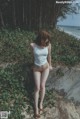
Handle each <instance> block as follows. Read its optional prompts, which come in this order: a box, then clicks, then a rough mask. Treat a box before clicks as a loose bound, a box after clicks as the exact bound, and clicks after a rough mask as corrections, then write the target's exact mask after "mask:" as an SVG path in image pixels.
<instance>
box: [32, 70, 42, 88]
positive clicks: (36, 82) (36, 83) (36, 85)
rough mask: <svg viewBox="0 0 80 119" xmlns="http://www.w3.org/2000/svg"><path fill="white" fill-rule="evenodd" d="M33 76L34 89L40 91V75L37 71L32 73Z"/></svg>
mask: <svg viewBox="0 0 80 119" xmlns="http://www.w3.org/2000/svg"><path fill="white" fill-rule="evenodd" d="M33 74H34V82H35V87H36V88H37V89H40V79H41V73H40V72H39V71H33Z"/></svg>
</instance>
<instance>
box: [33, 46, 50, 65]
mask: <svg viewBox="0 0 80 119" xmlns="http://www.w3.org/2000/svg"><path fill="white" fill-rule="evenodd" d="M33 53H34V64H36V65H38V66H41V65H44V64H45V63H47V56H48V47H44V48H41V47H39V46H37V45H35V46H34V49H33Z"/></svg>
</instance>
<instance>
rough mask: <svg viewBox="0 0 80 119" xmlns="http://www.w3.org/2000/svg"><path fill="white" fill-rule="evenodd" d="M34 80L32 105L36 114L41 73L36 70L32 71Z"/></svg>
mask: <svg viewBox="0 0 80 119" xmlns="http://www.w3.org/2000/svg"><path fill="white" fill-rule="evenodd" d="M33 73H34V81H35V90H34V101H35V102H34V107H35V114H38V113H39V112H38V101H39V91H40V77H41V73H40V72H38V71H34V72H33Z"/></svg>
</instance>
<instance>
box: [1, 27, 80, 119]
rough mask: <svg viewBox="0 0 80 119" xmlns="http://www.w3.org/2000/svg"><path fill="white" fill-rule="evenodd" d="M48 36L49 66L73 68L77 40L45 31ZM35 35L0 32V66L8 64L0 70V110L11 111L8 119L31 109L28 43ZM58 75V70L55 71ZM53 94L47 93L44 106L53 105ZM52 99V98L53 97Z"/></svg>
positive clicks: (79, 56) (78, 53)
mask: <svg viewBox="0 0 80 119" xmlns="http://www.w3.org/2000/svg"><path fill="white" fill-rule="evenodd" d="M49 32H50V33H51V36H52V63H53V65H55V64H56V63H57V64H58V63H62V64H65V65H69V66H73V65H75V64H76V63H79V62H80V41H78V40H76V39H75V38H74V37H72V36H69V35H67V34H66V33H64V32H60V31H58V30H56V29H54V30H52V31H49ZM35 37H36V35H35V33H34V32H27V31H24V30H20V29H17V30H14V31H11V30H6V29H3V30H1V31H0V64H4V63H11V64H9V65H8V66H7V67H5V68H0V91H1V93H0V110H1V111H3V110H4V111H5V110H6V111H9V110H10V111H11V114H10V116H9V119H22V118H24V116H22V114H21V112H22V111H23V110H24V108H25V107H26V105H28V107H27V109H26V112H28V113H29V112H30V111H31V110H32V107H33V103H34V100H33V92H34V91H33V89H34V82H33V74H32V70H31V66H32V63H33V59H32V55H31V52H30V42H33V41H34V39H35ZM57 73H58V74H60V75H62V74H61V72H60V71H58V72H57ZM53 97H54V92H53V91H47V92H46V97H45V102H44V105H45V107H46V106H47V105H49V106H50V107H51V105H54V100H53ZM54 99H55V98H54Z"/></svg>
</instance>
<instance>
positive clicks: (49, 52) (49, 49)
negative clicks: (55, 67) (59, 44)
mask: <svg viewBox="0 0 80 119" xmlns="http://www.w3.org/2000/svg"><path fill="white" fill-rule="evenodd" d="M47 59H48V63H49V68H50V70H52V64H51V44H50V43H49V47H48V58H47Z"/></svg>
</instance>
